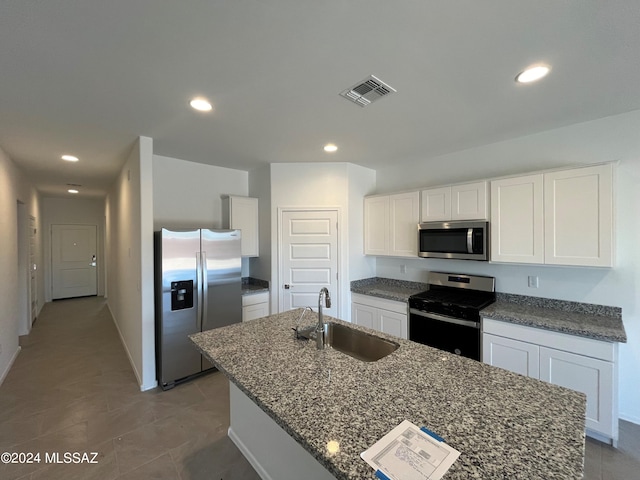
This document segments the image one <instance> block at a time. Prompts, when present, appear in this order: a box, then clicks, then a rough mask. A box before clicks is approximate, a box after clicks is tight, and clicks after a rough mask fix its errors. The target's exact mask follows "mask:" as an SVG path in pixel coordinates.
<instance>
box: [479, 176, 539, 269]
mask: <svg viewBox="0 0 640 480" xmlns="http://www.w3.org/2000/svg"><path fill="white" fill-rule="evenodd" d="M543 202H544V198H543V176H542V174H537V175H526V176H523V177H515V178H505V179H502V180H495V181H492V182H491V225H490V230H491V260H492V261H494V262H513V263H543V262H544V230H543V228H544V217H543V214H544V213H543Z"/></svg>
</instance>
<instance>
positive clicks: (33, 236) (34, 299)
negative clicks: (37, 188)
mask: <svg viewBox="0 0 640 480" xmlns="http://www.w3.org/2000/svg"><path fill="white" fill-rule="evenodd" d="M37 233H38V230H37V228H36V219H35V218H34V217H29V277H30V278H29V284H30V287H29V292H30V302H29V303H30V305H31V324H32V325H33V322H34V321H35V320H36V317H37V316H38V250H37V248H38V243H37V242H38V237H37Z"/></svg>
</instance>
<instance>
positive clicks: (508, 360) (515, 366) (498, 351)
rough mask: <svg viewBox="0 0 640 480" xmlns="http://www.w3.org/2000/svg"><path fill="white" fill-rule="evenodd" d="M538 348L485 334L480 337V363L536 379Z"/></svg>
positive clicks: (538, 362) (530, 344) (538, 363)
mask: <svg viewBox="0 0 640 480" xmlns="http://www.w3.org/2000/svg"><path fill="white" fill-rule="evenodd" d="M539 359H540V347H538V345H534V344H532V343H527V342H521V341H519V340H513V339H511V338H504V337H498V336H495V335H491V334H489V333H485V334H484V335H483V336H482V361H483V362H484V363H487V364H489V365H493V366H494V367H500V368H504V369H505V370H509V371H510V372H515V373H519V374H520V375H524V376H526V377H532V378H538V376H539V365H540V361H539Z"/></svg>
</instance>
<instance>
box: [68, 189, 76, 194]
mask: <svg viewBox="0 0 640 480" xmlns="http://www.w3.org/2000/svg"><path fill="white" fill-rule="evenodd" d="M67 192H69V193H78V190H76V189H75V188H70V189H69V190H67Z"/></svg>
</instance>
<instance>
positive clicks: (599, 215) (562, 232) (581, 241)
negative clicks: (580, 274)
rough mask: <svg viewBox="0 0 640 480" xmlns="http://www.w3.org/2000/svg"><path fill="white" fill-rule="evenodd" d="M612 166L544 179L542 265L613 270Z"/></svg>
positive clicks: (552, 175)
mask: <svg viewBox="0 0 640 480" xmlns="http://www.w3.org/2000/svg"><path fill="white" fill-rule="evenodd" d="M612 172H613V167H612V165H611V164H607V165H597V166H593V167H586V168H576V169H572V170H563V171H559V172H551V173H546V174H545V175H544V196H545V214H544V219H545V249H544V251H545V263H548V264H555V265H586V266H594V267H611V266H613V205H612V203H613V201H612V199H613V193H612V177H613V173H612Z"/></svg>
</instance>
